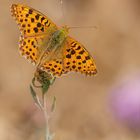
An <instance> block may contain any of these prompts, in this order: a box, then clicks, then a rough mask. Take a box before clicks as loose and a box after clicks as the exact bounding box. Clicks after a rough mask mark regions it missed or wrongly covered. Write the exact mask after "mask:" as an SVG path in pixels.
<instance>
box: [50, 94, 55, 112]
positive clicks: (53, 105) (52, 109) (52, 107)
mask: <svg viewBox="0 0 140 140" xmlns="http://www.w3.org/2000/svg"><path fill="white" fill-rule="evenodd" d="M55 106H56V97H55V96H54V97H53V103H52V106H51V112H53V111H54V109H55Z"/></svg>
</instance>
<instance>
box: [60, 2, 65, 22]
mask: <svg viewBox="0 0 140 140" xmlns="http://www.w3.org/2000/svg"><path fill="white" fill-rule="evenodd" d="M60 4H61V10H62V17H63V22H64V24H65V15H64V6H63V0H60Z"/></svg>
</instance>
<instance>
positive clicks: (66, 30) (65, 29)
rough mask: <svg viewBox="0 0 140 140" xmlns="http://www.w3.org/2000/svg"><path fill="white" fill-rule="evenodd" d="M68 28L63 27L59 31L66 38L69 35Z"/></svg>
mask: <svg viewBox="0 0 140 140" xmlns="http://www.w3.org/2000/svg"><path fill="white" fill-rule="evenodd" d="M69 29H70V28H69V27H68V26H66V25H65V26H63V27H62V28H61V31H62V32H63V33H64V34H65V35H66V36H67V35H68V33H69Z"/></svg>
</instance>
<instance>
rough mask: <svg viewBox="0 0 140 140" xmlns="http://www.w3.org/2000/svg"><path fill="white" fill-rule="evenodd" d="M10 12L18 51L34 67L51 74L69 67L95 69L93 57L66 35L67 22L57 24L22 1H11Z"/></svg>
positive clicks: (87, 71) (86, 71)
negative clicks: (15, 28)
mask: <svg viewBox="0 0 140 140" xmlns="http://www.w3.org/2000/svg"><path fill="white" fill-rule="evenodd" d="M11 13H12V16H13V17H14V19H15V20H16V22H17V24H18V27H19V29H20V32H21V36H20V40H19V52H20V54H21V55H22V56H24V57H25V58H26V59H27V60H28V61H30V62H31V63H32V64H33V65H35V66H36V67H37V68H38V69H41V70H43V71H45V72H47V73H51V74H52V75H53V76H54V77H60V76H61V75H63V74H65V73H68V72H70V71H75V72H81V73H84V74H86V75H95V74H96V73H97V69H96V65H95V61H94V59H93V58H92V56H91V55H90V54H89V52H88V51H87V50H86V49H85V47H84V46H83V45H82V44H81V43H79V42H78V41H76V40H75V39H73V38H72V37H70V36H69V35H68V33H69V28H68V27H67V26H63V27H61V28H59V27H57V25H55V24H54V23H53V22H52V21H51V20H50V19H49V18H48V17H47V16H45V15H43V14H42V13H41V12H39V11H37V10H35V9H33V8H31V7H28V6H25V5H22V4H13V5H12V6H11Z"/></svg>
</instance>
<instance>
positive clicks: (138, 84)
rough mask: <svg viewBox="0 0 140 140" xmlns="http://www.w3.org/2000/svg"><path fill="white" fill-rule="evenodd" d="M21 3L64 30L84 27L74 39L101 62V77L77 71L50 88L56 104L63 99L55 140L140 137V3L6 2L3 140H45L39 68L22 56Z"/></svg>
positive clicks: (0, 50) (0, 44)
mask: <svg viewBox="0 0 140 140" xmlns="http://www.w3.org/2000/svg"><path fill="white" fill-rule="evenodd" d="M13 3H23V4H26V5H28V6H31V7H33V8H34V9H37V10H39V11H41V12H42V13H44V14H46V15H47V16H48V17H50V18H51V19H52V21H54V22H55V23H56V24H57V25H58V26H62V25H68V26H79V27H80V26H81V28H79V29H71V31H70V35H71V36H73V37H74V38H76V39H77V40H78V41H80V42H81V43H82V44H84V46H85V47H86V48H87V49H88V50H89V52H90V53H91V55H92V56H93V57H94V59H95V61H96V65H97V69H98V74H97V76H95V77H86V76H85V75H81V74H79V73H70V74H68V75H66V76H63V77H61V78H58V79H57V80H56V81H55V83H54V84H53V85H52V86H51V88H50V89H49V92H48V93H47V94H48V96H49V99H50V102H51V101H52V98H53V96H54V95H55V96H56V98H57V105H56V109H55V112H54V114H53V115H52V118H51V122H50V123H51V130H52V131H53V132H55V138H54V140H138V139H140V135H139V134H140V133H139V132H140V2H139V1H138V0H63V4H61V3H60V0H10V1H7V0H0V140H43V138H44V128H43V124H44V118H43V116H42V114H41V112H40V111H38V109H37V108H36V106H35V105H34V102H33V100H32V97H31V95H30V90H29V85H30V83H31V79H32V77H33V74H34V71H35V67H33V66H32V65H31V64H29V63H28V62H27V61H26V60H25V59H24V58H22V57H20V55H19V53H18V39H19V35H20V33H19V30H18V27H17V25H16V23H15V21H14V20H13V18H12V17H11V13H10V6H11V4H13ZM83 26H96V29H95V28H82V27H83Z"/></svg>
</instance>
